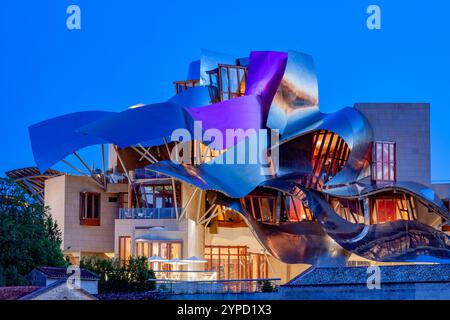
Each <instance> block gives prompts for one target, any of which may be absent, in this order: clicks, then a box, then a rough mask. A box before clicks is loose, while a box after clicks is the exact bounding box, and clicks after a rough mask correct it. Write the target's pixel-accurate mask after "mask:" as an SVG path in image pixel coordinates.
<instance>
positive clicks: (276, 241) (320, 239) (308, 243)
mask: <svg viewBox="0 0 450 320" xmlns="http://www.w3.org/2000/svg"><path fill="white" fill-rule="evenodd" d="M211 202H212V203H214V204H220V205H224V206H227V207H229V208H232V209H233V210H235V211H236V212H238V213H240V215H241V216H242V218H243V219H244V220H245V221H246V223H247V225H248V226H249V228H250V230H251V231H252V233H253V234H254V235H255V237H256V238H257V239H258V240H259V242H260V244H261V245H262V246H263V247H264V248H265V249H266V250H267V251H268V252H269V253H270V254H271V255H272V256H274V257H275V258H277V259H279V260H280V261H282V262H284V263H289V264H298V263H305V264H312V265H315V266H321V267H333V266H334V267H336V266H345V264H346V262H347V260H348V258H349V256H350V253H349V252H347V251H346V250H344V249H342V247H340V246H339V245H338V244H337V243H336V242H334V241H333V239H331V238H330V237H329V236H328V235H327V234H326V233H325V232H324V231H323V229H322V228H321V227H320V225H319V224H318V223H317V222H316V221H307V222H285V223H283V224H281V225H275V224H268V223H261V222H259V221H256V220H255V219H254V218H253V217H252V216H251V215H250V214H248V212H247V211H246V210H245V209H244V208H243V207H242V205H241V203H240V201H239V200H236V199H230V198H227V197H224V196H221V195H217V196H216V197H213V199H212V201H211Z"/></svg>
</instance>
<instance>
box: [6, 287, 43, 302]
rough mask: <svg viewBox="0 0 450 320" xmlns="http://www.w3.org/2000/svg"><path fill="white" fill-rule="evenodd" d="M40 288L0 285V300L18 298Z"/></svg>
mask: <svg viewBox="0 0 450 320" xmlns="http://www.w3.org/2000/svg"><path fill="white" fill-rule="evenodd" d="M40 288H41V287H37V286H21V287H0V300H17V299H20V298H22V297H24V296H26V295H28V294H30V293H32V292H34V291H36V290H38V289H40Z"/></svg>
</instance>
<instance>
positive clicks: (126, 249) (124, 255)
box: [119, 237, 131, 263]
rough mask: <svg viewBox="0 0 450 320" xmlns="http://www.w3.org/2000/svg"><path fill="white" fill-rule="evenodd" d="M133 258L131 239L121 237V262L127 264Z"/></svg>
mask: <svg viewBox="0 0 450 320" xmlns="http://www.w3.org/2000/svg"><path fill="white" fill-rule="evenodd" d="M130 256H131V237H119V261H120V262H121V263H125V262H126V261H128V260H130Z"/></svg>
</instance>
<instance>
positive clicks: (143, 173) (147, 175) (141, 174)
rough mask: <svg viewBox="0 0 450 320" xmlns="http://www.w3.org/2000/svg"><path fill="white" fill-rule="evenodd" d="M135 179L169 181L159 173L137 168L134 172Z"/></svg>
mask: <svg viewBox="0 0 450 320" xmlns="http://www.w3.org/2000/svg"><path fill="white" fill-rule="evenodd" d="M134 178H135V179H169V178H170V177H168V176H166V175H163V174H161V173H158V172H155V171H152V170H149V169H147V168H139V169H136V170H134Z"/></svg>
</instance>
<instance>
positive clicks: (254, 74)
mask: <svg viewBox="0 0 450 320" xmlns="http://www.w3.org/2000/svg"><path fill="white" fill-rule="evenodd" d="M287 57H288V55H287V53H285V52H272V51H253V52H251V53H250V58H249V65H248V76H247V84H246V88H245V95H258V96H260V97H261V101H262V103H261V104H262V111H263V115H264V123H265V121H266V119H267V114H268V111H269V107H270V104H271V103H272V100H273V98H274V96H275V93H276V92H277V90H278V87H279V86H280V83H281V80H282V78H283V75H284V71H285V69H286V63H287Z"/></svg>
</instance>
